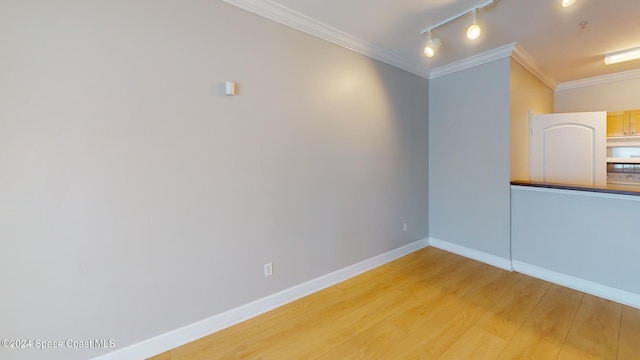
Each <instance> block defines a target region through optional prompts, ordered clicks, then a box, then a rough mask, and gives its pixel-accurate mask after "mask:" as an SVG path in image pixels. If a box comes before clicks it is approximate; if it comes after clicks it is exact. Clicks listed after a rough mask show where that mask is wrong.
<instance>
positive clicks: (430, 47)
mask: <svg viewBox="0 0 640 360" xmlns="http://www.w3.org/2000/svg"><path fill="white" fill-rule="evenodd" d="M574 1H575V0H574ZM495 2H496V0H483V1H481V2H480V3H479V4H477V5H476V6H474V7H472V8H470V9H469V10H467V11H464V12H461V13H460V14H458V15H456V16H452V17H450V18H449V19H447V20H444V21H442V22H440V23H438V24H437V25H434V26H432V27H429V28H426V29H424V30H422V31H421V32H420V33H421V34H423V35H424V34H427V35H428V40H427V41H428V42H427V47H425V48H424V53H425V55H426V56H427V57H432V56H434V55H435V53H436V49H437V48H438V47H439V46H440V39H438V38H433V39H432V38H431V31H433V30H435V29H437V28H439V27H441V26H443V25H446V24H448V23H450V22H453V21H455V20H458V19H460V18H461V17H463V16H465V15H468V14H473V24H472V25H471V26H469V28H468V29H467V38H469V39H471V40H473V39H477V38H478V37H479V36H480V33H481V32H482V30H481V29H480V26H479V25H478V23H477V22H476V13H477V12H478V10H480V9H482V8H484V7H487V6H489V5H492V4H493V3H495Z"/></svg>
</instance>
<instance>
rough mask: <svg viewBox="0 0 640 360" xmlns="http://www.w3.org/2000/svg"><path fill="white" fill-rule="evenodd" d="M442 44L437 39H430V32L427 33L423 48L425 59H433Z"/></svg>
mask: <svg viewBox="0 0 640 360" xmlns="http://www.w3.org/2000/svg"><path fill="white" fill-rule="evenodd" d="M441 44H442V43H441V42H440V39H438V38H433V39H432V38H431V31H429V32H428V33H427V46H426V47H425V48H424V54H425V55H426V56H427V57H433V56H434V55H435V54H436V51H437V50H438V48H439V47H440V45H441Z"/></svg>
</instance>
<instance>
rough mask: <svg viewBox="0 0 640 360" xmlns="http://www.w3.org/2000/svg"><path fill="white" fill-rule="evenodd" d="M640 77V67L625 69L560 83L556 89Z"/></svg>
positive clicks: (574, 87)
mask: <svg viewBox="0 0 640 360" xmlns="http://www.w3.org/2000/svg"><path fill="white" fill-rule="evenodd" d="M637 78H640V69H636V70H629V71H623V72H619V73H615V74H609V75H602V76H595V77H591V78H586V79H581V80H574V81H567V82H563V83H560V84H559V85H558V87H557V89H556V90H558V91H561V90H568V89H576V88H581V87H585V86H593V85H601V84H606V83H611V82H616V81H623V80H630V79H637Z"/></svg>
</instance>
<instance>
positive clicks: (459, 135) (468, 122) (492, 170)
mask: <svg viewBox="0 0 640 360" xmlns="http://www.w3.org/2000/svg"><path fill="white" fill-rule="evenodd" d="M509 64H510V59H509V58H504V59H500V60H496V61H493V62H490V63H487V64H483V65H479V66H476V67H474V68H470V69H467V70H463V71H459V72H456V73H453V74H449V75H446V76H443V77H439V78H436V79H432V80H430V81H429V92H430V98H429V159H430V160H429V237H431V238H436V239H439V240H443V241H446V242H450V243H453V244H456V245H460V246H464V247H467V248H471V249H474V250H478V251H481V252H485V253H488V254H491V255H495V256H498V257H502V258H506V259H508V258H509V257H510V249H509V211H510V210H509V176H510V175H509V66H510V65H509Z"/></svg>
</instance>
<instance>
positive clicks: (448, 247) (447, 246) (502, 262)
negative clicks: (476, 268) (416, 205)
mask: <svg viewBox="0 0 640 360" xmlns="http://www.w3.org/2000/svg"><path fill="white" fill-rule="evenodd" d="M429 245H430V246H433V247H435V248H438V249H442V250H445V251H448V252H451V253H454V254H458V255H460V256H464V257H467V258H470V259H473V260H478V261H480V262H483V263H485V264H489V265H492V266H495V267H498V268H501V269H505V270H509V271H512V270H513V268H512V266H511V260H510V259H507V258H502V257H499V256H496V255H491V254H488V253H486V252H482V251H479V250H475V249H471V248H468V247H464V246H460V245H457V244H453V243H450V242H447V241H444V240H440V239H436V238H429Z"/></svg>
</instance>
